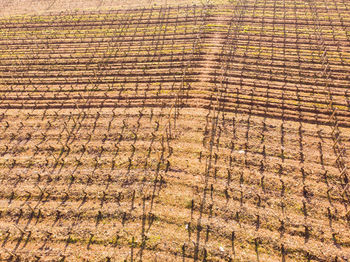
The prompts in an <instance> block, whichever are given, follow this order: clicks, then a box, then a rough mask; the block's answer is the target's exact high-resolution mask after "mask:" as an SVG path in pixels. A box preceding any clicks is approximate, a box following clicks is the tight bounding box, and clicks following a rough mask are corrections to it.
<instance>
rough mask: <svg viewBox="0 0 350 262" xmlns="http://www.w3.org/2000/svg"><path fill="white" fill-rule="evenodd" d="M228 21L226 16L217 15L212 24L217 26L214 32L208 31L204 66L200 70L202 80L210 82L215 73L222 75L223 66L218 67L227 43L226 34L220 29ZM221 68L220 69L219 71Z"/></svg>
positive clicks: (202, 81)
mask: <svg viewBox="0 0 350 262" xmlns="http://www.w3.org/2000/svg"><path fill="white" fill-rule="evenodd" d="M227 23H228V21H227V19H226V18H225V17H224V16H221V15H216V16H215V21H214V22H212V24H213V25H214V26H215V29H216V30H215V31H214V32H208V33H207V34H208V35H209V38H208V39H206V41H205V43H204V44H205V45H206V46H207V47H206V48H205V49H204V50H205V55H204V59H203V62H202V68H201V72H200V82H201V83H209V81H210V80H211V78H212V77H213V75H221V72H220V71H221V68H217V66H219V65H220V63H219V62H218V60H219V58H220V53H221V49H222V48H223V45H224V43H225V34H224V32H223V31H220V29H221V28H222V27H224V26H225V25H227ZM218 70H220V71H218Z"/></svg>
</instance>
